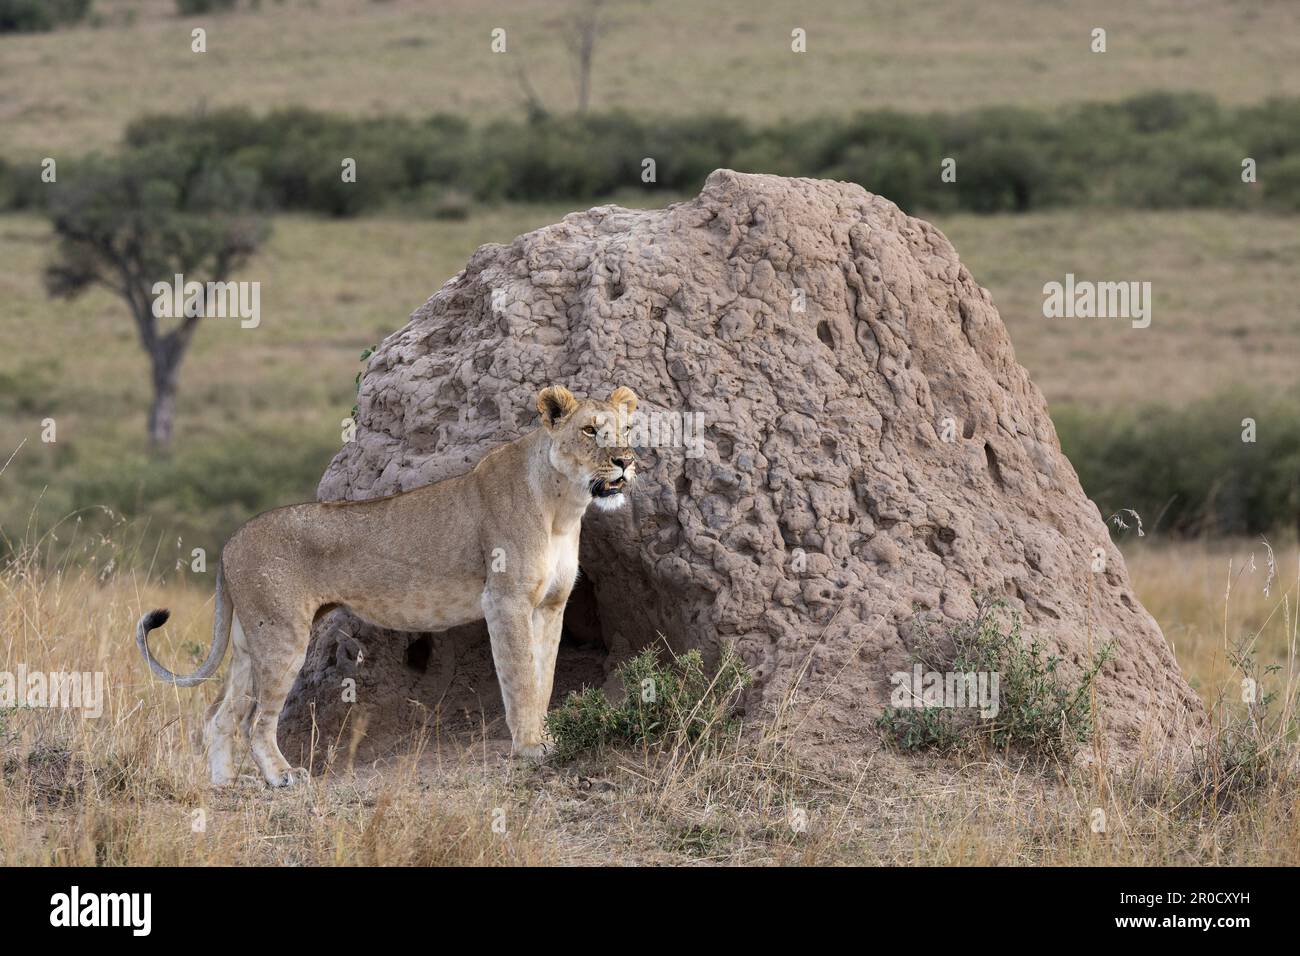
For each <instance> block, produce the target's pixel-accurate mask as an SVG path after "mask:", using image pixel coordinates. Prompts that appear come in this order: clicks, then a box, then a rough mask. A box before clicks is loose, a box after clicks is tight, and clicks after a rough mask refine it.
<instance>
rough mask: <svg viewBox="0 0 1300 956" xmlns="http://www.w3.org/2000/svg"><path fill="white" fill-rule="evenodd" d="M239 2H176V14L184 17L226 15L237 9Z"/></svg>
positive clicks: (218, 0)
mask: <svg viewBox="0 0 1300 956" xmlns="http://www.w3.org/2000/svg"><path fill="white" fill-rule="evenodd" d="M238 2H239V0H176V12H177V13H179V14H180V15H181V16H183V17H192V16H197V15H199V14H203V13H224V12H226V11H227V10H233V9H235V6H236V5H237V4H238Z"/></svg>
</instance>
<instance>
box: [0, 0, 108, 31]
mask: <svg viewBox="0 0 1300 956" xmlns="http://www.w3.org/2000/svg"><path fill="white" fill-rule="evenodd" d="M90 5H91V0H0V33H44V32H46V31H48V30H53V29H54V28H55V27H59V26H62V25H63V24H65V23H77V22H79V21H81V20H84V19H85V18H86V15H87V14H88V13H89V12H90Z"/></svg>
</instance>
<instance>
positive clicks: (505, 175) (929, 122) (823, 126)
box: [0, 0, 1300, 216]
mask: <svg viewBox="0 0 1300 956" xmlns="http://www.w3.org/2000/svg"><path fill="white" fill-rule="evenodd" d="M0 2H2V0H0ZM1298 129H1300V99H1274V100H1269V101H1267V102H1266V103H1263V104H1260V105H1257V106H1253V107H1249V108H1220V107H1218V106H1217V105H1216V104H1215V103H1214V101H1213V100H1212V99H1209V98H1208V97H1205V96H1203V95H1200V94H1181V93H1178V94H1176V93H1160V92H1157V93H1150V94H1144V95H1143V96H1140V97H1134V98H1132V99H1129V100H1124V101H1121V102H1118V103H1103V104H1098V103H1091V104H1082V105H1079V106H1075V107H1068V108H1065V109H1062V110H1060V111H1059V112H1057V113H1053V114H1046V113H1041V112H1036V111H1032V110H1025V109H1013V108H1007V107H999V108H989V109H981V110H977V111H973V112H969V113H957V114H944V113H932V114H905V113H898V112H894V111H891V110H877V111H872V112H866V113H860V114H858V115H856V116H853V117H851V118H849V119H838V118H834V117H818V118H814V119H809V120H803V121H799V122H792V123H782V124H775V125H773V126H770V127H765V128H755V127H752V126H751V125H749V124H748V123H746V122H744V121H742V120H739V119H736V118H735V117H729V116H725V115H707V116H693V117H658V118H654V117H652V118H642V117H640V116H636V115H633V114H630V113H625V112H619V111H615V112H609V113H601V114H587V115H584V116H547V117H543V118H532V119H527V120H504V119H503V120H497V121H494V122H491V123H488V124H486V125H483V126H478V127H473V126H470V125H469V124H468V123H467V122H466V121H465V120H463V119H460V118H457V117H451V116H445V115H436V116H433V117H430V118H429V119H428V120H426V121H424V122H419V121H415V120H410V119H406V118H403V117H394V116H388V117H376V118H371V119H365V120H358V119H354V118H351V117H346V116H340V115H336V114H331V113H324V112H319V111H316V110H309V109H283V110H276V111H273V112H271V113H269V114H267V115H265V116H256V115H254V114H251V113H249V112H248V111H246V110H240V109H223V110H216V111H212V112H204V113H201V114H198V115H194V116H189V117H165V116H164V117H160V116H148V117H144V118H142V119H140V120H138V121H136V122H134V123H132V124H131V125H130V126H129V127H128V128H127V132H126V141H127V145H128V146H132V147H140V146H145V145H150V144H163V143H175V144H181V145H192V144H195V143H202V144H203V147H204V149H205V150H206V151H207V152H209V153H210V154H212V155H214V156H216V155H220V156H222V157H226V158H231V159H233V160H234V161H236V162H238V163H240V164H242V165H246V166H249V167H251V168H253V170H254V171H255V172H257V174H258V176H259V178H260V180H261V181H262V183H263V184H264V186H265V189H266V195H267V197H268V199H269V201H270V202H271V203H272V204H273V205H275V206H276V207H278V208H282V209H305V210H315V211H319V212H325V213H329V214H331V215H338V216H345V215H353V214H356V213H359V212H365V211H370V210H374V209H378V208H383V207H386V206H397V205H400V206H401V207H403V208H411V207H412V206H414V207H415V208H422V209H425V210H426V211H427V212H429V213H431V214H435V215H437V214H442V213H440V212H439V206H438V204H437V203H431V202H430V201H429V198H430V197H438V196H442V195H457V196H464V197H470V198H472V199H475V200H480V201H493V200H500V199H510V200H519V201H542V200H552V201H554V200H561V201H564V200H589V199H597V198H601V197H607V196H610V195H614V194H616V193H618V192H619V191H620V190H624V189H628V188H642V186H643V184H642V181H641V173H642V162H643V161H644V160H645V159H647V158H653V159H654V160H655V162H656V178H655V182H654V183H653V184H645V185H647V186H649V188H655V189H664V190H667V191H672V192H695V191H696V190H698V189H699V187H700V185H701V184H702V183H703V181H704V178H705V177H706V176H707V175H708V174H709V173H710V172H712V171H713V170H714V169H717V168H719V167H732V168H738V169H743V170H745V171H748V172H772V173H779V174H781V175H789V176H816V177H828V178H835V179H845V180H850V181H854V182H858V183H860V184H861V185H862V186H864V187H865V188H866V189H868V190H870V191H872V192H876V193H878V194H880V195H883V196H885V197H886V198H889V199H892V200H894V201H895V202H897V203H898V204H899V205H901V206H903V207H904V208H906V209H908V210H909V211H916V212H919V211H925V210H934V209H952V208H961V209H969V210H973V211H976V212H989V213H994V212H1024V211H1028V210H1032V209H1040V208H1045V207H1050V206H1061V205H1068V206H1085V205H1107V204H1109V205H1116V204H1123V205H1126V206H1129V207H1135V206H1136V207H1140V208H1175V207H1180V208H1181V207H1203V208H1204V207H1225V206H1238V205H1245V204H1247V203H1250V202H1252V201H1254V200H1255V199H1256V197H1260V196H1262V197H1263V199H1264V202H1266V203H1267V204H1269V205H1271V206H1273V207H1275V208H1279V209H1284V210H1285V209H1292V208H1295V205H1296V204H1297V202H1300V200H1297V193H1300V185H1297V179H1298V178H1300V173H1298V172H1297V166H1296V164H1297V163H1300V132H1297V130H1298ZM347 156H350V157H353V158H355V159H356V160H357V163H358V178H357V182H355V183H347V184H345V183H343V182H342V180H341V177H340V175H339V172H340V169H339V163H340V161H341V160H342V159H343V158H344V157H347ZM1245 156H1253V157H1255V158H1256V159H1257V160H1259V161H1260V164H1261V165H1260V170H1261V184H1262V186H1263V188H1262V190H1252V189H1248V188H1245V187H1244V186H1243V184H1242V183H1241V180H1240V175H1239V174H1240V169H1241V160H1242V158H1243V157H1245ZM945 157H952V158H954V159H956V160H957V164H958V167H957V179H956V182H955V184H953V183H944V182H942V181H941V179H940V171H941V167H940V163H941V162H942V160H943V159H944V158H945ZM453 212H454V213H455V214H459V212H458V211H457V210H455V209H453Z"/></svg>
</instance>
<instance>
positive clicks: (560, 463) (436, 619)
mask: <svg viewBox="0 0 1300 956" xmlns="http://www.w3.org/2000/svg"><path fill="white" fill-rule="evenodd" d="M636 404H637V398H636V395H635V394H634V393H633V392H632V390H631V389H629V388H623V387H620V388H616V389H614V391H613V393H612V394H611V395H610V396H609V400H608V401H604V402H601V401H595V400H591V399H588V400H586V401H582V402H579V401H578V400H577V399H575V398H574V397H573V395H572V394H571V393H570V392H569V390H568V389H567V388H564V387H563V386H560V385H553V386H551V387H550V388H547V389H544V390H543V391H542V392H541V394H539V395H538V396H537V410H538V411H539V412H540V413H541V421H542V427H541V428H538V429H535V430H534V431H533V432H531V433H529V434H527V435H525V436H523V437H522V438H519V439H517V440H515V441H513V442H511V443H509V444H508V445H504V446H502V447H501V448H497V449H495V450H493V451H492V452H490V453H488V454H487V455H485V456H484V457H483V460H482V461H480V462H479V463H478V465H477V466H475V468H474V469H473V470H472V471H470V472H469V473H468V474H465V475H461V476H460V477H458V478H450V479H448V480H447V481H441V482H438V483H437V484H434V485H427V486H425V487H423V488H416V489H414V490H413V491H407V492H402V493H400V494H395V495H390V496H389V497H387V498H376V499H372V500H369V501H338V502H320V503H310V504H300V505H291V506H289V507H287V508H278V509H276V510H274V511H268V512H266V513H265V514H261V515H258V516H257V517H256V518H253V519H252V520H251V521H249V522H248V523H247V524H245V525H244V526H243V527H241V528H240V529H239V530H238V531H236V532H235V534H234V535H233V536H232V537H231V539H230V540H229V541H228V542H227V543H226V547H225V549H224V550H223V551H222V554H221V561H220V563H219V564H218V567H217V584H216V616H215V622H214V624H213V637H212V647H211V650H210V651H209V653H208V658H207V660H205V661H204V662H203V664H202V665H201V666H200V667H199V669H198V670H197V671H195V672H194V673H193V674H190V675H187V676H184V677H182V676H179V675H177V674H173V673H172V672H171V671H169V670H167V668H165V667H163V666H162V665H161V664H159V663H158V661H157V660H156V659H155V658H154V656H153V654H152V653H151V652H150V650H149V644H148V634H149V632H150V631H151V630H153V629H155V628H157V627H161V626H162V625H163V623H165V622H166V620H167V617H168V612H167V611H166V610H157V611H150V612H149V613H148V614H146V615H144V616H143V617H142V618H141V619H140V623H139V625H138V626H137V628H136V643H137V644H138V645H139V647H140V651H141V652H142V653H143V654H144V656H145V660H147V661H148V662H149V666H150V667H151V668H152V669H153V672H154V673H155V674H157V675H158V676H159V677H161V678H162V679H163V680H167V681H170V682H172V683H173V684H179V685H180V686H182V687H190V686H192V685H194V684H197V683H199V682H200V681H202V680H205V679H207V678H209V677H211V676H212V674H213V673H214V672H215V671H216V669H217V667H218V666H219V665H220V663H221V659H222V657H224V656H225V652H226V645H227V643H229V641H230V638H231V636H232V635H233V637H234V645H235V651H234V656H233V659H232V661H231V666H230V673H229V674H228V675H227V678H226V686H225V688H224V690H223V692H222V694H221V696H220V698H219V699H218V700H217V701H216V703H214V704H213V705H212V707H211V709H209V711H208V715H207V723H206V725H205V727H204V734H203V737H204V742H205V744H206V747H207V752H208V766H209V770H210V772H211V775H212V782H213V784H216V785H218V786H220V785H225V784H229V783H232V782H233V781H234V779H235V731H236V729H237V728H242V729H243V732H244V735H245V737H246V738H247V739H248V742H249V745H250V746H251V748H252V751H253V758H254V760H256V762H257V766H258V769H259V770H261V772H262V775H263V776H264V777H265V778H266V781H267V783H269V784H270V785H271V786H273V787H283V786H288V785H290V784H293V783H295V782H297V781H298V780H300V779H302V778H303V776H304V771H302V770H300V769H293V768H291V767H290V765H289V762H288V761H287V760H285V759H284V755H283V754H282V753H281V752H280V746H279V744H278V742H277V741H276V726H277V724H278V723H279V719H280V710H281V708H282V707H283V706H284V701H285V698H286V697H287V696H288V694H289V690H290V688H291V687H292V686H293V682H294V678H295V677H296V676H297V674H298V671H299V669H300V668H301V667H302V664H303V660H304V659H305V656H306V652H307V640H308V636H309V634H310V632H311V626H312V623H313V621H314V620H315V619H316V618H317V617H319V616H320V615H322V614H324V613H326V612H328V611H330V610H333V609H334V608H336V607H347V608H348V609H349V610H351V611H352V612H353V613H355V614H356V615H357V616H358V617H360V618H362V619H363V620H365V621H369V622H370V623H372V624H375V625H378V626H380V627H388V628H395V629H398V630H406V631H441V630H445V629H447V628H449V627H454V626H456V625H458V624H467V623H469V622H471V621H478V620H486V621H487V626H488V632H489V634H490V635H491V642H492V659H493V661H494V662H495V663H496V673H497V679H498V680H499V681H500V682H501V696H502V699H503V700H504V701H505V709H506V723H507V724H508V725H509V727H510V736H511V739H512V743H513V750H514V753H515V754H517V755H520V756H523V757H526V758H531V759H539V758H541V757H542V756H543V754H544V753H545V751H546V749H547V743H546V741H545V740H544V733H545V729H544V719H545V717H546V707H547V704H548V703H549V702H550V699H551V684H552V682H553V680H554V677H555V655H556V651H557V650H558V648H559V644H560V624H561V621H562V619H563V616H564V605H565V602H566V601H567V600H568V599H569V592H570V590H572V588H573V582H574V579H575V578H576V577H577V573H578V533H579V530H580V529H581V525H582V516H583V513H584V512H585V511H586V510H587V506H588V505H589V504H591V503H592V502H593V501H594V502H595V503H596V504H597V505H598V506H599V507H601V508H606V509H611V510H612V509H614V508H617V507H619V506H620V505H621V504H622V503H623V501H624V490H625V489H626V488H627V486H628V484H629V483H630V482H632V481H633V480H634V477H635V474H634V472H635V459H634V456H633V453H632V450H631V449H630V448H629V447H628V418H629V417H630V416H631V414H632V412H633V411H634V410H635V409H636ZM620 406H621V407H622V414H620V412H619V408H620Z"/></svg>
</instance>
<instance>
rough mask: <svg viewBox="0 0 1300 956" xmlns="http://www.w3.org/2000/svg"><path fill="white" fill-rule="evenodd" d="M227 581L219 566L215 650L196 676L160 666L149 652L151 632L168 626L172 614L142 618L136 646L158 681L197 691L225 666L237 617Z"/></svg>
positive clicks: (154, 613) (157, 613)
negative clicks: (199, 686)
mask: <svg viewBox="0 0 1300 956" xmlns="http://www.w3.org/2000/svg"><path fill="white" fill-rule="evenodd" d="M225 579H226V576H225V574H223V573H222V570H221V564H220V562H218V563H217V607H216V613H215V616H214V618H213V621H212V648H211V649H210V650H209V651H208V659H207V660H205V661H204V662H203V663H202V664H201V665H199V669H198V670H196V671H195V672H194V673H193V674H186V675H180V674H173V673H172V672H171V671H169V670H168V669H167V668H165V667H163V666H162V664H160V663H158V659H157V658H156V657H154V656H153V653H152V652H151V651H150V650H149V632H150V631H152V630H155V629H157V628H160V627H162V626H163V625H164V624H166V623H167V619H168V618H169V617H171V612H170V611H168V610H167V609H166V608H160V609H158V610H156V611H150V612H149V613H148V614H146V615H145V616H144V617H142V618H140V623H139V624H137V625H136V628H135V643H136V646H137V647H139V648H140V653H141V654H143V655H144V659H145V660H146V661H148V662H149V669H150V670H152V671H153V672H154V674H156V675H157V676H158V677H160V678H162V679H163V680H165V681H167V682H168V683H171V684H176V685H177V686H178V687H193V686H194V685H195V684H198V683H200V682H201V681H205V680H207V679H208V678H209V677H211V676H212V675H213V674H214V673H216V670H217V668H218V667H220V666H221V659H222V658H223V657H225V656H226V646H227V645H228V644H229V643H230V622H231V619H232V618H233V617H234V613H235V608H234V604H233V602H232V601H231V600H230V597H229V595H227V594H226V589H225Z"/></svg>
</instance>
